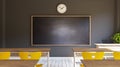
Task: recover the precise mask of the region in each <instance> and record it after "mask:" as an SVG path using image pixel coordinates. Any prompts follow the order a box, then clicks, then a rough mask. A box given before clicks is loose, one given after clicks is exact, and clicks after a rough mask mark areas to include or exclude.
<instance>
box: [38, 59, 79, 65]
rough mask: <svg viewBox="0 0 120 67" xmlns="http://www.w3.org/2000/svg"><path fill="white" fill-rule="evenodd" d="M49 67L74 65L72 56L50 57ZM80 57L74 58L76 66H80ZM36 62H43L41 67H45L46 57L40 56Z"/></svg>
mask: <svg viewBox="0 0 120 67" xmlns="http://www.w3.org/2000/svg"><path fill="white" fill-rule="evenodd" d="M49 62H50V67H74V66H73V64H74V60H73V57H50V58H49ZM80 63H81V61H80V58H76V67H80ZM38 64H43V67H47V59H45V58H41V60H40V61H38Z"/></svg>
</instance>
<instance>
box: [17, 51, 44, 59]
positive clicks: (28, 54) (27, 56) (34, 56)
mask: <svg viewBox="0 0 120 67" xmlns="http://www.w3.org/2000/svg"><path fill="white" fill-rule="evenodd" d="M41 55H42V52H19V56H20V58H21V60H39V59H40V57H41Z"/></svg>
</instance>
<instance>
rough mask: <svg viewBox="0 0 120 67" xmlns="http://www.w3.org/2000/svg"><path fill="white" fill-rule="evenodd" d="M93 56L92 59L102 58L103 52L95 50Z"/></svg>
mask: <svg viewBox="0 0 120 67" xmlns="http://www.w3.org/2000/svg"><path fill="white" fill-rule="evenodd" d="M94 56H95V58H94V60H103V59H104V52H96V53H95V54H94Z"/></svg>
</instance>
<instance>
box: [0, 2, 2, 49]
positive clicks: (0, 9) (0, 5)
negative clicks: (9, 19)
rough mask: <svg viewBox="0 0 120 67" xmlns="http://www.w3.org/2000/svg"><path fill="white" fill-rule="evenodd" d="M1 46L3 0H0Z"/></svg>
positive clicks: (0, 40)
mask: <svg viewBox="0 0 120 67" xmlns="http://www.w3.org/2000/svg"><path fill="white" fill-rule="evenodd" d="M0 47H2V0H0Z"/></svg>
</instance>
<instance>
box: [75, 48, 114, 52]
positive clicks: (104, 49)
mask: <svg viewBox="0 0 120 67" xmlns="http://www.w3.org/2000/svg"><path fill="white" fill-rule="evenodd" d="M73 51H74V52H91V51H93V52H94V51H95V52H112V50H109V49H107V48H73Z"/></svg>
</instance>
